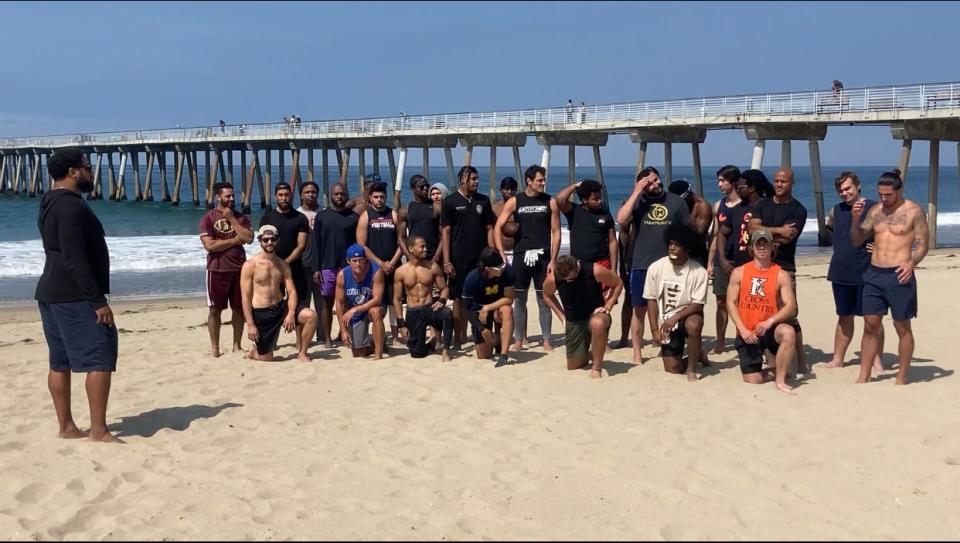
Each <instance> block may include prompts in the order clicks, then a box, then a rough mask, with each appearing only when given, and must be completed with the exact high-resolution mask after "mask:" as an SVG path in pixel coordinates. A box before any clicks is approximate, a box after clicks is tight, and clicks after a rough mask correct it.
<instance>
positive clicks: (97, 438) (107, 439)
mask: <svg viewBox="0 0 960 543" xmlns="http://www.w3.org/2000/svg"><path fill="white" fill-rule="evenodd" d="M89 439H90V441H94V442H97V443H126V441H124V440H122V439H120V438H119V437H117V436H115V435H113V434H111V433H110V432H103V433H102V434H93V433H91V434H90V437H89Z"/></svg>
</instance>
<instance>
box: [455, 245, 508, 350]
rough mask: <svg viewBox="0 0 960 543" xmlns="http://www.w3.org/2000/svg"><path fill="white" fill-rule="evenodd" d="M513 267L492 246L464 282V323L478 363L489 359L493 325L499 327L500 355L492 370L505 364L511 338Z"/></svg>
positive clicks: (483, 253)
mask: <svg viewBox="0 0 960 543" xmlns="http://www.w3.org/2000/svg"><path fill="white" fill-rule="evenodd" d="M514 280H515V276H514V275H513V268H512V267H511V266H510V264H507V263H506V262H504V261H503V257H501V256H500V253H498V252H497V250H496V249H494V248H493V247H485V248H484V249H483V250H482V251H480V259H479V260H478V262H477V267H476V268H474V269H473V270H470V273H468V274H467V277H466V279H464V281H463V303H464V304H465V305H466V306H467V320H468V321H469V322H470V326H471V328H473V341H474V343H475V344H476V355H477V358H478V359H480V360H484V359H487V358H490V357H491V356H492V355H493V351H494V349H495V348H496V343H497V337H496V335H495V334H494V333H493V329H494V323H496V324H499V325H500V354H499V355H497V358H496V363H495V364H494V367H495V368H499V367H500V366H503V365H504V364H506V363H507V353H508V352H509V351H510V336H512V335H513V282H514Z"/></svg>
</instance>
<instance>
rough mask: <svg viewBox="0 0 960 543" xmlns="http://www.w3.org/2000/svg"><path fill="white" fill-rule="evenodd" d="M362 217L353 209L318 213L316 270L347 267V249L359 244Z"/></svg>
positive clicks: (329, 210)
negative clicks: (358, 230)
mask: <svg viewBox="0 0 960 543" xmlns="http://www.w3.org/2000/svg"><path fill="white" fill-rule="evenodd" d="M359 220H360V216H359V215H357V214H356V213H354V212H353V210H351V209H341V210H340V211H337V210H336V209H333V208H329V207H328V208H327V209H324V210H323V211H321V212H320V213H317V218H316V219H315V220H314V223H313V233H314V235H315V236H317V237H318V240H317V247H319V250H318V251H317V257H316V260H315V261H314V265H313V267H314V269H325V270H339V269H341V268H343V267H344V266H345V265H346V259H347V247H349V246H351V245H353V244H354V243H356V242H357V221H359Z"/></svg>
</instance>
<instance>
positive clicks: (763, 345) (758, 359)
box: [733, 323, 789, 374]
mask: <svg viewBox="0 0 960 543" xmlns="http://www.w3.org/2000/svg"><path fill="white" fill-rule="evenodd" d="M785 324H789V323H785ZM777 326H779V325H777ZM776 329H777V327H776V326H774V327H773V328H771V329H770V330H767V333H766V334H764V335H763V336H761V337H760V338H758V339H759V341H757V343H747V342H746V341H744V340H743V339H741V338H740V336H737V339H736V341H734V342H733V345H734V347H736V349H737V354H738V355H739V356H740V372H741V373H743V374H747V373H757V372H759V371H760V370H761V369H763V351H765V350H769V351H770V352H771V353H773V354H777V349H779V348H780V344H779V343H777V338H776V335H775V333H774V331H775V330H776Z"/></svg>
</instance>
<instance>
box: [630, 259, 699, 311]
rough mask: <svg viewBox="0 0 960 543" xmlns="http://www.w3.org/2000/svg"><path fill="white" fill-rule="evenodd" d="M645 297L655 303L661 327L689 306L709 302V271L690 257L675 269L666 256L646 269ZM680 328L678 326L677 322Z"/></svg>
mask: <svg viewBox="0 0 960 543" xmlns="http://www.w3.org/2000/svg"><path fill="white" fill-rule="evenodd" d="M643 297H644V299H646V300H656V302H657V309H659V310H660V311H659V313H660V320H659V324H663V321H665V320H667V319H668V318H670V317H671V316H673V315H674V314H676V313H677V312H678V311H680V310H681V309H683V308H684V307H686V306H688V305H690V304H706V303H707V270H705V269H704V267H703V266H701V265H700V263H699V262H697V261H695V260H693V259H692V258H688V259H687V261H686V262H685V263H684V264H683V266H679V267H678V266H674V265H673V262H671V261H670V257H669V256H665V257H663V258H661V259H659V260H657V261H655V262H654V263H653V264H651V265H650V267H649V268H647V279H646V281H644V283H643ZM677 324H678V325H679V323H677Z"/></svg>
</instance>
